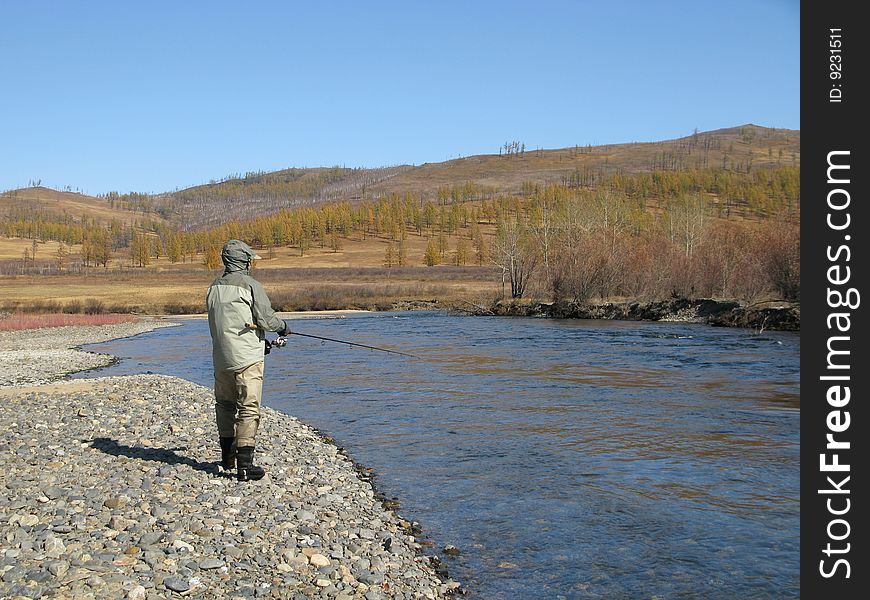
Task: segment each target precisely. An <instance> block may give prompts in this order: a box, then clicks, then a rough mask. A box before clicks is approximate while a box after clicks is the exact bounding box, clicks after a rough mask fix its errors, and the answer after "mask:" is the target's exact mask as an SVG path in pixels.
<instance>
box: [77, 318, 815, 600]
mask: <svg viewBox="0 0 870 600" xmlns="http://www.w3.org/2000/svg"><path fill="white" fill-rule="evenodd" d="M295 326H296V327H297V328H298V330H299V331H301V332H304V333H309V334H314V335H320V336H327V337H332V338H339V339H346V340H351V341H355V342H360V343H364V344H370V345H375V346H383V347H387V348H392V349H396V350H401V351H405V352H411V353H414V354H416V355H418V356H419V357H420V359H419V360H414V359H408V358H404V357H401V356H396V355H390V354H384V353H381V352H372V351H369V350H362V349H359V348H350V347H347V346H343V345H338V344H333V343H327V344H321V343H320V342H316V341H312V340H309V339H305V338H299V337H295V338H291V339H290V342H289V344H288V346H287V347H286V348H283V349H277V350H274V351H273V353H272V354H271V355H270V356H269V357H268V359H267V367H266V383H265V388H264V397H265V403H266V404H268V405H269V406H271V407H273V408H276V409H278V410H281V411H284V412H287V413H289V414H292V415H295V416H297V417H299V418H300V419H302V420H303V421H305V422H307V423H310V424H311V425H313V426H315V427H317V428H318V429H320V430H321V431H323V432H325V433H328V434H329V435H331V436H332V437H334V438H335V439H336V441H337V443H338V444H339V445H341V446H342V447H344V448H345V449H347V451H348V452H349V454H350V455H351V456H352V457H353V458H354V459H355V460H356V461H357V462H359V463H361V464H363V465H365V466H366V467H371V468H373V469H374V470H375V472H376V474H377V477H376V485H377V486H378V488H379V489H380V490H381V491H382V492H383V493H384V494H386V495H387V496H388V497H393V496H395V497H397V498H399V499H400V501H401V508H400V509H399V510H398V511H397V512H399V514H401V515H402V516H404V517H405V518H408V519H413V520H416V521H419V522H420V523H421V524H422V525H423V528H424V536H425V537H427V538H428V539H429V540H431V541H432V542H433V546H431V547H430V551H432V552H436V551H440V549H441V548H442V547H443V546H444V545H445V544H453V545H455V546H457V547H458V548H459V549H460V550H461V552H462V554H461V555H460V556H458V557H455V558H449V557H445V558H444V561H445V563H446V564H447V566H448V568H449V570H450V574H451V576H452V577H454V578H456V579H457V580H459V581H461V582H462V583H463V586H464V587H465V588H466V589H467V590H468V592H469V595H470V597H474V598H487V599H489V598H493V599H516V598H608V599H610V598H652V597H660V598H667V599H671V598H694V597H705V598H723V599H724V598H729V599H730V598H768V597H769V598H789V597H793V598H797V597H799V582H800V578H799V569H798V562H799V561H798V551H799V543H800V526H799V517H800V505H799V481H800V480H799V473H798V469H799V447H800V434H799V430H800V390H799V381H800V377H799V352H800V336H799V335H798V334H794V333H778V332H763V333H761V334H758V333H756V332H753V331H749V330H742V329H723V328H713V327H708V326H705V325H691V324H680V323H641V322H620V321H582V320H549V319H534V318H505V317H463V316H452V315H447V314H444V313H438V312H411V313H371V314H362V315H354V316H349V317H347V318H342V319H309V320H299V321H296V322H295ZM86 349H87V350H91V351H98V352H107V353H110V354H114V355H116V356H118V357H120V358H121V359H122V360H121V362H120V363H119V364H117V365H114V366H112V367H109V368H106V369H102V370H100V371H97V372H91V373H89V374H88V375H86V376H103V375H120V374H130V373H143V372H147V371H151V372H155V373H163V374H167V375H176V376H180V377H183V378H185V379H189V380H192V381H196V382H198V383H201V384H203V385H206V386H211V385H212V381H213V380H212V371H211V344H210V340H209V336H208V326H207V323H206V322H205V321H204V320H192V321H184V322H183V324H182V325H181V326H180V327H175V328H170V329H160V330H157V331H154V332H151V333H148V334H143V335H140V336H137V337H134V338H128V339H123V340H117V341H113V342H109V343H106V344H96V345H93V346H89V347H87V348H86Z"/></svg>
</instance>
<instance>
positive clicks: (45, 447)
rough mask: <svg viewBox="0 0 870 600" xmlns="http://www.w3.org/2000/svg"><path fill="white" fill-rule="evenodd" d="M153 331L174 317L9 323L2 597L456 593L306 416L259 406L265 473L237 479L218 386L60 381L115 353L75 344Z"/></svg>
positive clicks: (0, 514) (5, 336)
mask: <svg viewBox="0 0 870 600" xmlns="http://www.w3.org/2000/svg"><path fill="white" fill-rule="evenodd" d="M155 325H158V326H166V325H167V324H165V323H157V322H154V321H152V322H146V321H142V322H135V323H128V324H122V325H112V326H105V327H63V328H53V329H51V330H50V331H49V330H34V331H27V332H13V333H12V334H9V333H7V332H0V393H4V394H6V395H5V396H4V397H3V401H2V402H0V422H2V423H4V426H5V430H6V433H5V434H4V438H3V440H2V442H0V445H2V451H3V453H4V456H5V457H6V460H5V463H4V480H3V482H2V483H0V540H2V548H3V552H2V553H0V597H2V598H6V597H16V596H21V597H40V596H50V597H59V598H72V599H81V600H84V599H86V598H127V600H151V599H152V598H154V599H158V598H166V597H168V596H167V594H170V595H172V597H177V595H182V596H188V595H190V596H192V597H207V598H212V597H222V598H228V599H232V598H239V599H247V598H260V597H264V598H285V599H294V598H330V599H333V598H342V599H348V598H355V599H357V600H358V599H359V598H363V597H365V598H366V599H367V600H377V599H380V598H384V593H383V592H382V590H389V592H388V595H389V597H390V598H397V599H402V598H406V599H408V600H410V599H412V598H414V599H417V598H442V597H445V596H446V595H447V594H448V593H450V592H451V591H453V590H454V588H456V587H458V584H457V583H455V582H452V581H447V580H446V578H445V580H444V581H442V580H441V578H440V577H439V576H438V575H437V573H436V572H435V570H434V568H433V566H432V565H431V564H430V563H429V561H427V560H426V559H425V558H423V557H421V556H420V554H419V553H418V551H417V550H418V549H419V545H417V544H416V542H415V540H414V537H413V535H416V534H417V533H418V531H413V530H409V529H408V528H407V526H405V524H407V523H408V521H404V520H403V519H401V518H400V517H399V516H397V515H396V514H394V513H393V512H390V511H387V510H384V507H383V505H382V504H381V503H380V501H379V500H378V495H377V494H376V493H375V492H374V490H373V489H372V486H371V483H370V481H369V480H368V479H365V478H360V476H359V475H358V474H357V470H356V469H355V466H354V465H353V463H352V462H351V461H350V460H349V459H348V458H346V457H345V455H344V454H343V453H341V452H340V451H338V449H337V448H336V447H335V446H333V445H331V444H329V443H327V442H326V441H324V440H323V438H322V436H321V435H320V434H319V433H318V432H317V431H315V430H314V429H312V428H310V427H308V426H307V425H305V424H304V423H301V422H300V421H298V420H297V419H295V418H293V417H290V416H288V415H285V414H283V413H279V412H277V411H274V410H271V409H269V408H267V407H264V408H263V409H262V414H263V419H262V421H261V424H260V433H259V435H258V448H257V455H258V458H259V459H260V460H259V462H260V463H261V464H263V465H267V471H268V473H269V475H268V476H267V477H266V478H265V479H263V480H261V481H258V482H245V483H240V482H237V481H236V480H235V479H234V478H233V477H230V476H227V475H223V474H220V473H219V471H218V468H217V463H218V461H219V458H220V449H219V447H218V445H217V439H216V435H215V433H214V430H213V427H214V426H213V422H214V412H213V411H214V399H213V393H212V391H211V390H210V389H209V388H206V387H202V386H199V385H196V384H193V383H191V382H188V381H185V380H182V379H178V378H174V377H167V376H162V375H154V374H145V375H133V376H125V377H100V378H96V379H92V380H90V382H91V386H90V387H89V388H83V387H82V386H80V385H71V386H69V387H68V388H67V387H66V385H65V382H64V380H62V379H60V380H59V378H60V377H62V376H63V375H64V374H66V373H71V372H75V371H79V370H82V369H88V368H93V367H95V366H101V365H104V364H108V363H109V362H111V361H112V357H110V356H107V355H98V354H92V353H86V352H82V351H80V350H76V349H75V347H76V346H80V345H83V344H88V343H95V342H101V341H106V340H109V339H113V338H117V337H124V336H126V335H135V334H138V333H142V332H144V331H148V330H150V329H153V328H154V327H155ZM48 382H54V385H53V387H52V388H51V389H49V390H46V389H41V388H38V387H33V386H35V385H41V384H44V383H48ZM72 383H74V382H72ZM10 388H11V389H12V393H11V394H10V392H9V391H8V390H9V389H10ZM4 389H6V390H7V391H5V392H4V391H3V390H4ZM158 399H159V400H160V407H161V408H160V410H155V405H156V403H157V400H158ZM386 540H390V543H389V544H387V543H386ZM4 569H5V571H4ZM445 582H446V583H445Z"/></svg>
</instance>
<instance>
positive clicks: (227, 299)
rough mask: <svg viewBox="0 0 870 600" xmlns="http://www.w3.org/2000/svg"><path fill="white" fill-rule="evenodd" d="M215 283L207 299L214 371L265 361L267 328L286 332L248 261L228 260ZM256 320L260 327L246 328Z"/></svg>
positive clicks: (211, 286) (237, 369) (209, 289)
mask: <svg viewBox="0 0 870 600" xmlns="http://www.w3.org/2000/svg"><path fill="white" fill-rule="evenodd" d="M224 263H225V264H226V270H225V271H224V274H223V275H221V276H220V277H218V278H217V279H215V280H214V282H212V284H211V285H210V286H209V288H208V293H207V294H206V297H205V301H206V304H207V305H208V328H209V331H210V332H211V340H212V360H213V361H214V369H215V371H221V370H228V371H240V370H241V369H244V368H245V367H249V366H250V365H252V364H254V363H256V362H259V361H261V360H263V353H264V351H265V344H264V341H263V340H264V339H265V337H266V336H265V333H264V332H266V331H278V332H280V331H284V321H283V320H281V319H279V318H278V317H277V316H275V311H274V310H272V303H271V302H269V297H268V296H267V295H266V291H265V290H264V289H263V286H262V285H261V284H260V282H259V281H257V280H256V279H254V278H253V277H251V275H250V273H249V272H248V263H247V261H245V262H244V263H241V264H239V263H234V262H233V261H230V262H229V263H228V262H227V260H226V257H224ZM249 323H254V324H256V325H257V330H256V331H255V330H253V329H250V328H248V327H246V325H247V324H249Z"/></svg>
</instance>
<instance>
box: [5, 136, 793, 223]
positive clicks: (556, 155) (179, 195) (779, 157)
mask: <svg viewBox="0 0 870 600" xmlns="http://www.w3.org/2000/svg"><path fill="white" fill-rule="evenodd" d="M517 146H518V147H521V146H520V145H519V144H517ZM799 165H800V131H796V130H789V129H773V128H768V127H761V126H758V125H752V124H747V125H742V126H738V127H732V128H727V129H718V130H715V131H708V132H695V133H693V134H691V135H689V136H686V137H682V138H678V139H673V140H665V141H659V142H632V143H625V144H608V145H602V146H574V147H567V148H557V149H534V150H531V149H525V151H514V150H513V149H511V151H509V152H507V153H504V152H503V153H501V154H481V155H475V156H468V157H464V158H458V159H454V160H450V161H446V162H437V163H425V164H422V165H418V166H412V165H398V166H391V167H382V168H375V169H363V168H358V169H352V168H344V167H321V168H307V169H284V170H280V171H273V172H268V173H262V172H260V173H248V174H246V175H244V176H239V177H231V178H227V179H225V180H222V181H220V182H214V183H210V184H207V185H201V186H195V187H191V188H187V189H183V190H179V191H176V192H167V193H163V194H157V195H154V196H150V197H148V198H147V200H146V201H145V202H144V203H143V202H142V201H141V199H140V198H134V199H133V200H134V202H132V203H126V204H125V203H123V202H118V203H116V205H115V206H114V207H113V206H112V205H110V203H109V202H108V200H107V199H105V198H95V197H93V196H85V195H83V194H76V193H71V192H60V191H56V190H51V189H48V188H44V187H38V188H25V189H20V190H14V191H11V192H6V193H4V194H2V195H0V214H2V212H3V211H4V209H5V211H6V212H8V209H9V207H10V206H14V205H16V204H18V203H27V204H28V206H33V207H36V208H37V209H40V210H46V211H50V212H52V213H55V214H65V215H69V216H70V218H73V219H76V220H78V219H80V218H81V217H82V216H87V217H89V218H93V219H97V220H108V219H112V218H115V219H119V220H121V221H129V220H130V219H131V217H132V216H135V215H137V214H138V215H139V216H145V215H147V216H148V217H149V218H154V219H158V220H163V217H162V216H161V215H167V216H169V223H170V224H171V225H175V226H177V227H179V228H180V229H183V230H196V229H202V228H206V227H212V226H215V225H219V224H221V223H225V222H227V221H230V220H234V219H248V218H254V217H258V216H263V215H268V214H272V213H275V212H277V211H279V210H281V209H282V208H290V207H299V206H313V205H318V204H322V203H325V202H332V201H339V200H346V201H350V202H356V201H361V200H366V199H377V198H380V197H384V196H389V195H391V194H400V195H401V194H405V193H411V194H415V195H417V196H419V197H421V198H423V199H435V198H436V197H437V195H438V194H439V191H440V192H441V193H449V188H458V187H460V186H468V185H469V184H471V185H472V186H473V188H474V191H475V192H474V193H475V194H476V195H477V196H478V197H491V196H493V195H497V194H516V193H519V192H521V190H522V186H523V184H524V183H526V182H531V183H537V184H546V183H560V182H562V183H564V182H571V183H573V184H575V185H594V183H595V180H596V179H597V178H599V177H601V176H602V175H607V174H613V173H627V174H628V173H638V172H644V171H655V170H665V171H684V170H689V169H697V168H724V169H729V170H734V171H740V172H748V171H752V170H755V169H759V168H767V167H776V166H799ZM120 205H123V206H126V208H124V207H119V206H120ZM130 209H135V211H131V210H130Z"/></svg>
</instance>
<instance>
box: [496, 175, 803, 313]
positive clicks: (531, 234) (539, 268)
mask: <svg viewBox="0 0 870 600" xmlns="http://www.w3.org/2000/svg"><path fill="white" fill-rule="evenodd" d="M799 229H800V224H799V216H798V212H797V211H796V210H795V209H794V208H784V209H783V210H782V211H780V212H778V213H776V214H772V215H770V216H769V217H766V218H764V219H755V220H746V219H730V220H728V219H722V218H717V217H716V210H715V207H714V205H713V202H712V200H711V198H710V197H709V196H705V195H701V194H684V195H679V196H676V197H673V198H670V199H668V200H667V202H665V203H664V204H663V206H662V207H661V209H660V210H658V211H649V210H643V209H641V208H640V205H639V204H638V201H637V200H636V199H632V198H630V197H628V196H627V195H625V194H622V193H618V192H613V191H609V190H598V191H595V192H589V191H585V192H574V193H569V194H565V193H563V192H562V191H560V190H558V189H543V190H540V192H539V193H537V194H536V195H534V196H532V197H530V198H528V199H526V200H525V201H520V202H516V201H515V200H513V199H506V200H505V201H504V202H503V203H502V205H501V211H500V213H499V216H498V219H497V226H496V233H495V236H494V240H493V243H492V247H491V250H490V256H491V261H492V262H493V264H495V265H496V266H498V267H499V268H500V269H501V272H502V278H503V281H504V282H505V283H509V285H510V295H511V296H512V297H514V298H520V297H523V296H525V295H527V294H528V293H529V292H530V291H531V292H532V293H533V294H535V295H538V296H549V297H551V298H553V299H567V300H573V301H581V302H582V301H586V300H589V299H590V298H611V297H617V296H621V297H632V298H646V299H651V298H663V297H670V296H680V297H698V296H704V297H740V298H746V299H758V298H761V297H764V296H765V295H771V296H773V297H778V298H784V299H789V300H792V299H797V298H798V296H799V292H800V230H799Z"/></svg>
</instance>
